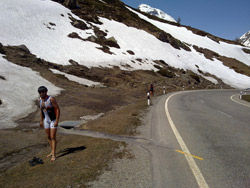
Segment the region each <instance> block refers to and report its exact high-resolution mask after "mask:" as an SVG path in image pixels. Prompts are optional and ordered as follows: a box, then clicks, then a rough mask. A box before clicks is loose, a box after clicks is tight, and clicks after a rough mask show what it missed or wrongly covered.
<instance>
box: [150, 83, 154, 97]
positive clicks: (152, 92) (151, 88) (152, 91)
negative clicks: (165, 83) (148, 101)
mask: <svg viewBox="0 0 250 188" xmlns="http://www.w3.org/2000/svg"><path fill="white" fill-rule="evenodd" d="M150 93H151V95H152V97H153V96H154V86H153V84H151V85H150Z"/></svg>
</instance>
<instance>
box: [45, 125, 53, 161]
mask: <svg viewBox="0 0 250 188" xmlns="http://www.w3.org/2000/svg"><path fill="white" fill-rule="evenodd" d="M45 132H46V134H47V136H48V141H49V145H50V148H51V152H50V154H48V155H47V157H50V156H52V142H51V136H50V134H51V133H50V132H51V131H50V129H45Z"/></svg>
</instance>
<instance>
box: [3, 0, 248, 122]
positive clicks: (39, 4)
mask: <svg viewBox="0 0 250 188" xmlns="http://www.w3.org/2000/svg"><path fill="white" fill-rule="evenodd" d="M60 2H62V1H60ZM67 2H70V1H65V3H64V4H60V3H58V2H55V1H50V0H43V1H41V0H3V1H0V33H1V35H0V43H1V45H0V53H1V56H0V64H1V70H0V83H1V85H2V86H3V85H4V86H5V88H6V89H5V90H3V89H1V90H0V100H1V101H2V104H1V109H0V110H1V113H4V114H5V115H4V116H10V114H11V113H12V112H11V111H9V112H10V113H8V114H6V111H7V110H6V109H7V108H8V107H9V106H11V107H12V108H11V109H12V110H13V111H15V110H17V111H18V114H16V115H15V118H14V120H16V119H18V118H17V117H16V116H18V117H19V118H20V116H21V117H23V116H24V115H27V114H28V113H30V112H32V111H34V110H35V107H34V104H33V101H34V100H35V99H36V98H37V93H36V91H35V90H34V88H37V87H38V86H40V85H47V86H48V87H49V91H50V92H51V93H52V94H58V93H59V92H60V91H62V90H63V89H67V88H65V85H63V84H60V82H59V81H58V80H57V79H64V77H63V76H61V77H60V76H59V77H58V76H56V77H54V76H51V74H53V73H52V72H51V69H56V70H59V71H61V72H64V73H67V74H72V75H75V76H78V77H84V78H88V79H91V80H93V81H97V82H102V83H104V84H105V85H107V86H110V87H120V88H119V89H120V92H121V93H124V92H123V89H124V88H125V89H124V90H126V89H128V88H129V89H131V91H133V89H134V88H137V89H138V88H140V92H141V91H143V90H145V87H146V86H145V85H146V84H144V85H143V82H144V80H143V79H145V77H146V78H148V80H147V82H145V83H149V82H151V81H152V82H153V79H155V80H154V81H155V83H158V87H162V85H163V84H168V85H167V86H169V87H170V88H174V89H180V88H182V86H186V87H187V88H194V87H196V88H207V87H208V88H211V87H210V86H212V87H213V88H220V85H221V84H226V85H230V86H231V87H235V88H246V87H250V85H249V83H250V77H249V76H250V73H249V71H248V70H249V66H248V65H249V64H250V54H249V53H247V52H248V50H249V48H244V51H243V50H242V48H243V47H242V46H239V45H235V44H233V43H230V44H229V43H227V42H226V41H222V40H221V39H219V38H216V37H213V36H211V35H208V34H207V33H205V32H202V31H199V30H195V29H193V28H190V27H186V26H181V25H178V24H175V23H168V22H165V21H160V20H154V18H152V17H150V16H145V15H144V14H142V13H140V12H138V11H137V10H135V9H132V8H130V7H128V6H126V5H124V4H123V3H122V2H121V1H118V0H102V1H95V0H85V1H77V4H74V1H72V2H73V4H68V3H67ZM67 6H68V7H67ZM69 8H71V9H72V10H70V9H69ZM20 45H23V46H21V47H20ZM16 56H18V58H16ZM30 56H32V60H31V59H29V57H30ZM15 58H16V59H15ZM11 62H13V63H16V64H18V65H21V66H25V67H29V68H31V69H28V71H26V73H25V74H21V75H19V74H17V72H20V71H22V72H24V71H23V70H21V68H20V67H18V66H13V65H12V63H11ZM229 62H230V63H229ZM243 65H245V67H244V66H243ZM37 66H40V67H39V68H37ZM41 67H42V68H41ZM241 67H244V68H241ZM19 69H20V70H19ZM10 70H11V71H10ZM25 70H26V69H25ZM34 70H35V71H37V72H36V73H32V71H34ZM41 70H42V71H44V72H46V74H45V73H43V72H40V71H41ZM141 70H145V71H144V72H143V73H142V72H141ZM131 71H133V72H131ZM39 73H40V74H39ZM145 74H146V76H145ZM12 75H15V76H16V78H15V80H18V78H19V77H20V79H19V80H18V81H19V82H20V83H18V84H17V83H15V81H13V80H12V77H13V76H12ZM30 75H32V77H33V78H34V79H33V80H34V82H31V83H30V84H26V82H27V80H29V79H30ZM48 75H50V76H48ZM162 75H163V76H162ZM26 76H27V77H26ZM111 76H112V77H111ZM157 76H158V77H160V79H161V81H159V78H158V77H157ZM41 77H44V78H46V79H47V80H49V79H50V77H53V80H54V82H55V83H56V84H52V83H51V84H50V83H47V82H46V81H45V80H44V79H42V78H41ZM156 77H157V78H156ZM13 78H14V77H13ZM223 82H224V83H223ZM120 83H122V84H120ZM119 84H120V85H119ZM55 85H56V86H57V87H55ZM59 85H60V88H59V87H58V86H59ZM14 91H15V92H16V93H19V92H20V93H23V91H25V92H24V93H25V95H20V96H19V97H18V98H15V96H11V95H8V94H7V93H14ZM86 95H87V94H86ZM124 95H125V94H124ZM141 95H143V94H141ZM141 95H139V94H138V95H137V94H134V96H136V97H137V96H141ZM92 96H94V95H92ZM96 96H98V97H100V96H99V95H96ZM13 99H15V100H13ZM91 100H93V101H95V100H97V99H95V100H94V99H91ZM106 102H110V101H107V100H106ZM123 103H126V102H123ZM14 104H15V105H14ZM23 106H25V109H22V107H23ZM88 106H91V105H88ZM22 110H23V111H25V113H23V111H22ZM109 110H110V108H109ZM13 114H15V113H13ZM12 118H13V117H12ZM5 121H6V120H2V122H5Z"/></svg>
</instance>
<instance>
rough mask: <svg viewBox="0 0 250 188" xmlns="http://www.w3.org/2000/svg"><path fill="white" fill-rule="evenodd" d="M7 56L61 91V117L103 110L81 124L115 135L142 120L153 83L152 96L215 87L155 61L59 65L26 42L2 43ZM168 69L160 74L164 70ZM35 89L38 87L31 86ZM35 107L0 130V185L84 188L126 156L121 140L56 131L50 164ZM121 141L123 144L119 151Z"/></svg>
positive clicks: (133, 128) (127, 131)
mask: <svg viewBox="0 0 250 188" xmlns="http://www.w3.org/2000/svg"><path fill="white" fill-rule="evenodd" d="M0 51H1V52H3V54H5V56H4V57H5V58H6V59H7V60H8V61H10V62H12V63H15V64H17V65H20V66H25V67H29V68H31V69H32V70H34V71H37V72H38V73H40V75H41V76H42V77H44V78H46V79H47V80H48V81H50V82H52V83H53V84H55V85H56V86H58V87H61V88H63V89H64V90H63V91H62V92H61V94H60V95H58V96H56V99H57V102H58V104H59V106H60V109H61V118H60V120H61V121H64V120H79V118H80V117H82V116H85V115H96V114H99V113H101V112H102V113H105V114H106V115H105V116H103V117H101V118H100V119H97V120H94V121H91V122H88V123H87V124H85V125H83V126H82V127H81V128H82V129H84V128H85V129H90V130H94V131H98V132H106V133H109V134H118V135H134V134H136V127H137V126H139V125H140V121H139V118H140V112H142V111H143V110H144V109H146V107H147V106H146V92H147V91H148V90H149V86H150V84H151V83H153V84H154V86H155V95H161V94H162V88H163V86H165V87H166V91H167V92H170V91H176V90H181V89H182V88H183V86H184V87H185V89H202V88H218V87H219V86H218V85H214V84H212V83H211V82H209V81H207V80H205V79H203V78H202V77H200V76H198V75H195V74H194V73H192V72H190V71H184V70H179V69H175V68H173V67H169V66H168V65H167V64H166V63H165V62H164V61H161V60H157V61H155V63H158V64H159V67H158V68H159V71H158V72H154V71H142V70H138V71H124V70H121V69H120V68H118V67H114V68H113V69H110V68H87V67H84V66H81V65H78V63H77V62H75V61H74V60H71V62H72V65H69V66H61V65H57V64H54V63H51V62H47V61H45V60H43V59H39V58H37V57H36V56H34V55H33V54H31V53H30V52H29V50H28V49H27V48H26V47H25V46H23V45H22V46H2V47H1V46H0ZM49 68H53V69H57V70H60V71H63V72H65V73H69V74H73V75H76V76H78V77H83V78H87V79H91V80H93V81H99V82H102V83H103V84H104V85H105V86H107V87H105V88H98V87H87V86H84V85H80V84H78V83H75V82H72V81H70V80H68V79H67V78H66V77H64V76H62V75H56V74H53V73H52V72H51V71H50V70H49ZM160 70H165V71H167V74H164V71H162V72H160ZM34 90H37V88H34ZM38 121H39V110H38V109H37V110H36V111H35V112H34V113H32V114H30V115H29V116H27V117H25V118H23V119H21V120H19V121H18V122H17V123H18V124H19V126H18V127H16V128H15V129H10V130H0V148H1V150H0V164H1V165H2V166H0V169H1V170H0V182H1V184H0V185H1V187H11V188H13V187H34V185H35V187H53V188H54V187H60V188H61V187H86V184H87V183H88V182H89V181H92V180H94V179H95V178H96V177H97V176H98V175H100V174H101V173H102V171H103V170H105V169H106V168H107V167H108V164H109V163H111V162H112V159H113V158H115V157H122V156H124V155H127V153H128V152H127V151H126V147H125V144H124V143H120V142H114V141H111V140H104V139H95V138H90V137H85V136H75V135H74V136H71V135H61V134H58V138H57V141H58V148H57V156H58V159H57V160H56V161H55V162H53V163H51V162H50V161H49V159H47V158H46V155H47V154H48V152H49V146H48V143H47V139H46V136H45V133H44V130H42V129H39V128H38V126H39V125H38ZM121 146H122V148H123V149H120V150H117V149H118V148H120V147H121ZM33 156H37V157H40V158H42V159H43V160H44V161H45V163H44V164H42V165H37V166H35V167H30V166H29V163H28V161H29V160H31V159H32V158H33Z"/></svg>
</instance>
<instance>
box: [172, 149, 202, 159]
mask: <svg viewBox="0 0 250 188" xmlns="http://www.w3.org/2000/svg"><path fill="white" fill-rule="evenodd" d="M175 151H177V152H179V153H182V154H184V155H189V156H192V157H194V158H196V159H200V160H204V159H203V158H201V157H197V156H195V155H191V154H189V153H185V152H183V151H180V150H175Z"/></svg>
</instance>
